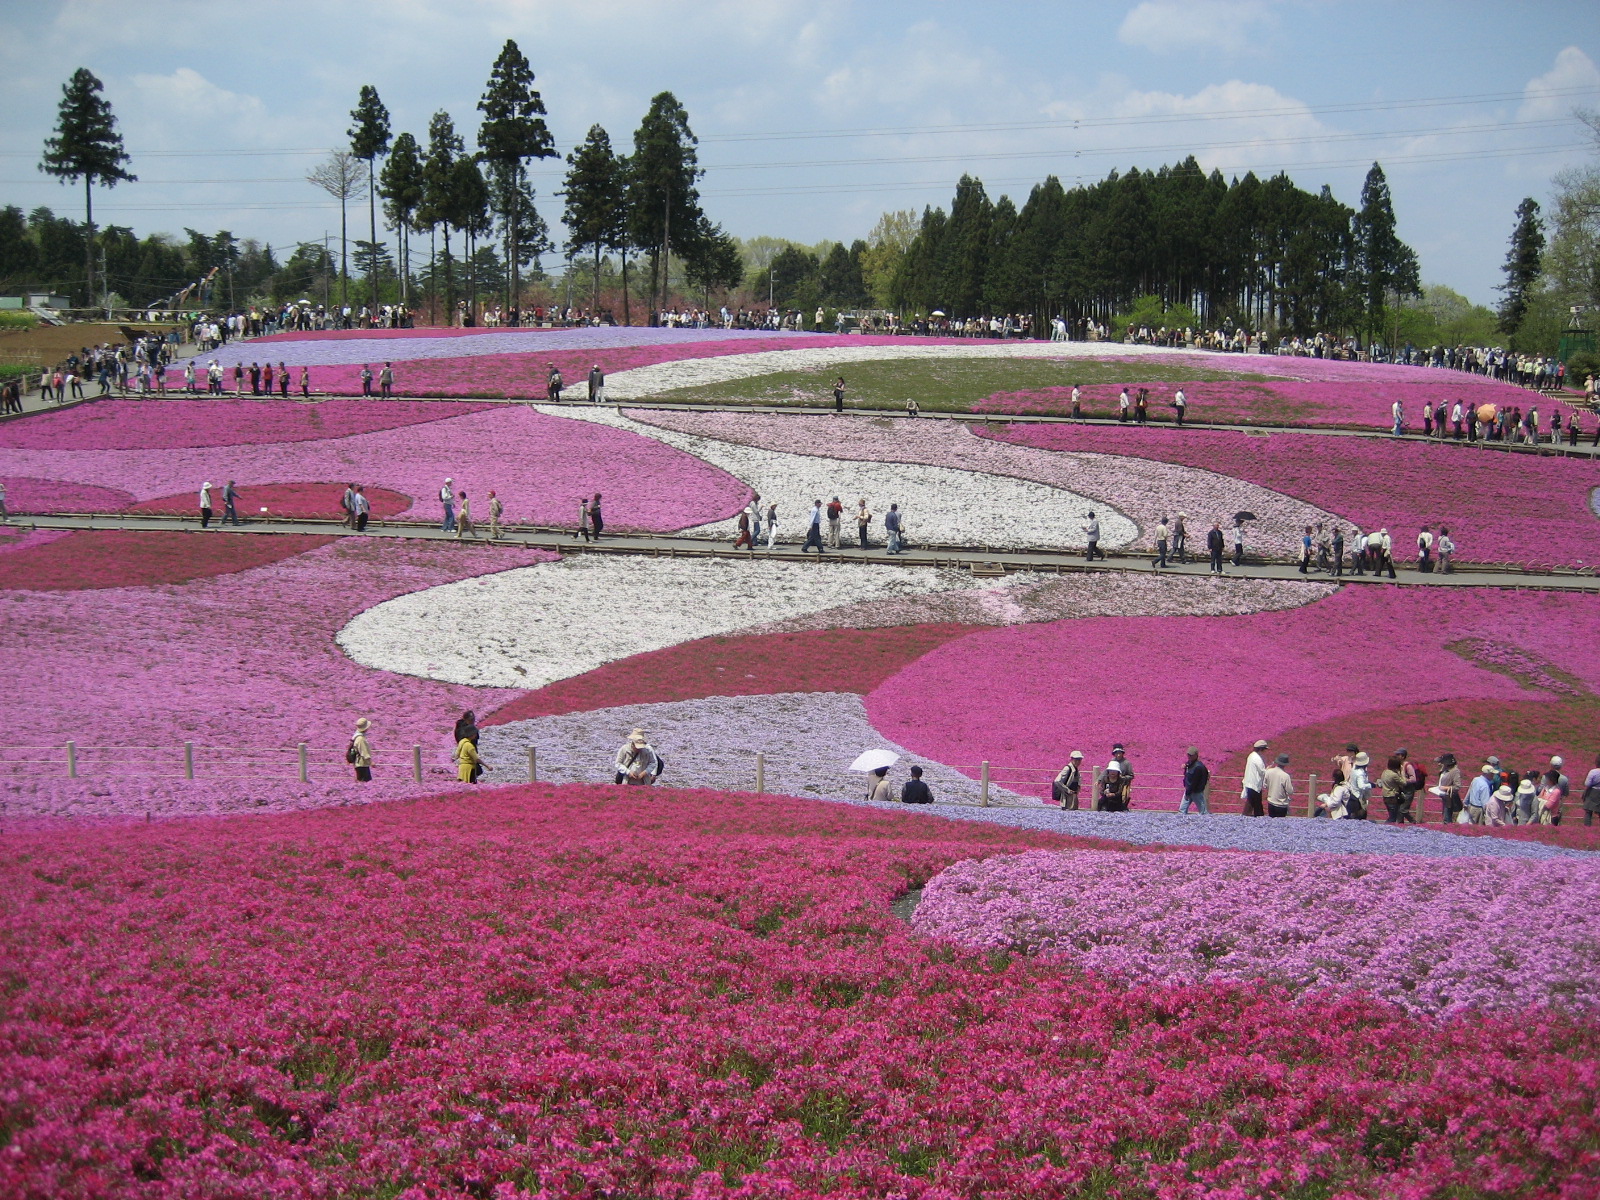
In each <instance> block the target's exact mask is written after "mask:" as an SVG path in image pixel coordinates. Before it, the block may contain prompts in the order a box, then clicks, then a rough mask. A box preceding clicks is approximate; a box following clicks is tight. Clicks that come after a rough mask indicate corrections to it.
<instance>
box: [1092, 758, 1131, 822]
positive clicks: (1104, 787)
mask: <svg viewBox="0 0 1600 1200" xmlns="http://www.w3.org/2000/svg"><path fill="white" fill-rule="evenodd" d="M1094 806H1095V809H1096V811H1098V812H1127V811H1128V781H1127V780H1125V779H1124V778H1123V777H1122V768H1121V766H1119V765H1118V764H1117V762H1116V760H1115V759H1113V760H1112V761H1111V762H1109V763H1107V764H1106V769H1105V770H1104V771H1103V772H1101V774H1100V793H1099V795H1097V796H1096V797H1095V799H1094Z"/></svg>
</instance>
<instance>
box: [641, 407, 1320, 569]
mask: <svg viewBox="0 0 1600 1200" xmlns="http://www.w3.org/2000/svg"><path fill="white" fill-rule="evenodd" d="M627 415H628V416H630V417H633V418H634V419H635V420H638V421H640V422H641V423H643V424H647V425H654V426H656V427H658V428H661V429H673V430H677V431H678V432H681V433H693V434H699V435H701V436H703V437H710V438H716V439H718V440H721V441H729V442H735V443H738V444H740V445H745V446H758V447H761V448H762V449H765V450H776V451H784V452H788V453H791V454H814V455H818V456H821V457H825V458H839V459H847V460H852V461H857V462H901V463H926V464H928V465H930V466H939V467H951V468H954V469H957V470H963V471H982V472H985V473H988V474H993V475H1007V476H1011V477H1013V478H1017V479H1030V480H1034V481H1036V482H1038V483H1046V484H1051V485H1053V486H1055V487H1059V488H1063V489H1065V490H1067V491H1070V492H1074V493H1076V494H1078V495H1080V496H1086V497H1088V498H1090V499H1091V500H1094V501H1098V502H1099V503H1102V504H1106V505H1110V506H1111V507H1112V508H1115V509H1116V510H1117V511H1118V512H1120V513H1122V514H1123V515H1125V516H1127V517H1129V518H1131V519H1132V520H1133V521H1135V522H1136V523H1137V524H1138V525H1139V527H1140V536H1139V537H1138V539H1136V541H1135V543H1134V544H1135V545H1137V546H1152V547H1153V546H1154V544H1155V528H1156V524H1157V522H1159V521H1160V519H1161V518H1162V517H1163V516H1167V517H1171V516H1174V515H1175V514H1176V513H1178V512H1180V511H1184V512H1187V513H1189V518H1190V519H1189V528H1190V529H1191V531H1193V532H1191V534H1190V539H1191V540H1190V546H1191V550H1193V549H1194V548H1195V547H1196V545H1197V544H1198V541H1199V540H1201V539H1203V537H1204V529H1206V528H1209V525H1210V522H1211V521H1212V520H1216V519H1223V518H1231V517H1232V515H1233V514H1234V513H1236V512H1238V511H1240V510H1241V509H1248V510H1249V511H1251V512H1254V513H1256V514H1257V515H1258V516H1259V517H1260V518H1261V520H1260V522H1259V523H1258V524H1256V525H1255V526H1254V527H1253V534H1254V539H1256V540H1260V541H1261V542H1262V545H1263V547H1264V548H1267V547H1270V548H1271V550H1274V551H1276V552H1279V553H1282V554H1285V555H1287V554H1288V553H1289V552H1290V549H1291V547H1292V546H1293V545H1296V544H1297V539H1298V531H1299V530H1300V528H1302V527H1303V526H1305V525H1306V524H1309V523H1312V522H1315V521H1319V520H1324V519H1326V517H1327V514H1326V513H1325V512H1323V511H1322V510H1321V509H1319V508H1316V507H1313V506H1312V504H1310V503H1307V502H1305V501H1304V500H1295V499H1290V498H1288V497H1286V496H1282V495H1275V494H1273V493H1272V492H1270V491H1268V490H1266V489H1265V488H1263V487H1262V486H1260V485H1259V484H1257V483H1255V482H1251V481H1249V480H1248V478H1240V479H1234V478H1229V477H1228V476H1227V475H1226V474H1224V473H1219V472H1218V471H1217V470H1216V469H1214V468H1212V469H1208V468H1207V467H1205V466H1200V467H1198V468H1194V467H1188V466H1184V467H1181V468H1180V467H1177V466H1168V465H1165V464H1161V463H1158V462H1156V461H1155V460H1154V459H1153V458H1133V457H1123V456H1118V455H1115V454H1111V453H1105V452H1104V451H1105V450H1106V449H1107V447H1106V445H1105V442H1106V441H1107V439H1105V438H1101V439H1100V440H1101V445H1100V446H1099V447H1096V448H1095V450H1096V451H1099V452H1089V453H1084V452H1078V453H1073V454H1071V455H1055V454H1049V453H1041V452H1039V450H1037V449H1035V448H1034V447H1032V446H1028V445H1026V444H1023V437H1022V436H1018V437H1017V439H1016V443H1017V444H1012V445H1007V444H1006V443H1004V442H1002V441H1000V440H999V439H996V438H981V437H977V436H975V433H974V431H973V430H971V429H970V428H968V427H967V426H965V425H959V424H957V423H955V422H953V421H892V422H878V421H862V420H851V421H838V420H835V419H833V418H832V417H801V416H789V415H763V414H760V413H696V412H672V411H668V410H649V409H630V410H628V412H627ZM1097 432H1098V431H1097ZM1092 440H1093V439H1086V441H1092ZM1051 449H1054V447H1051ZM1084 449H1085V450H1088V446H1087V445H1085V447H1084ZM975 502H981V500H975ZM1018 519H1019V520H1021V521H1026V520H1027V519H1028V515H1027V514H1026V513H1019V514H1018ZM1202 520H1203V521H1204V522H1205V523H1204V525H1202V524H1201V522H1202Z"/></svg>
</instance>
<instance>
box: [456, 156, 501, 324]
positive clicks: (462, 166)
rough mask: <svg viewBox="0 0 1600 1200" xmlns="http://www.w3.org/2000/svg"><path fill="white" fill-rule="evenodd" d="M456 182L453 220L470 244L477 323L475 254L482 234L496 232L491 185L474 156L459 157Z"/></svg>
mask: <svg viewBox="0 0 1600 1200" xmlns="http://www.w3.org/2000/svg"><path fill="white" fill-rule="evenodd" d="M454 176H455V178H454V181H453V182H452V184H451V186H450V205H451V208H450V221H449V223H450V224H451V225H454V226H455V227H456V228H457V229H459V230H460V231H461V236H462V238H463V240H464V241H465V242H466V243H467V245H466V257H465V260H464V261H465V263H466V267H467V312H468V313H469V314H471V316H472V322H473V324H477V314H478V275H477V269H476V265H475V264H474V262H473V255H474V253H475V252H476V243H477V240H478V239H479V238H480V237H487V236H489V235H490V234H492V233H493V232H494V221H493V219H492V217H491V215H490V210H489V185H488V183H487V182H486V181H485V180H484V178H483V171H482V170H481V169H480V168H479V166H478V160H477V159H475V158H473V157H471V156H470V155H462V157H460V158H458V159H456V165H455V171H454Z"/></svg>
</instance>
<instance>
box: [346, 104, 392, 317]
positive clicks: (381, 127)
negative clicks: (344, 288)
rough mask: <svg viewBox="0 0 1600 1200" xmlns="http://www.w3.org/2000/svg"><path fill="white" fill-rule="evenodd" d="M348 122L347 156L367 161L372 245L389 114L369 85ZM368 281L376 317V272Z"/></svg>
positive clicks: (374, 240)
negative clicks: (348, 154) (350, 124)
mask: <svg viewBox="0 0 1600 1200" xmlns="http://www.w3.org/2000/svg"><path fill="white" fill-rule="evenodd" d="M350 119H351V120H352V121H354V122H355V124H353V125H352V126H351V127H350V130H349V133H348V134H347V136H348V137H349V138H350V153H351V154H354V155H355V156H356V157H357V158H364V159H366V160H367V226H368V241H369V242H370V243H371V244H374V245H375V244H376V243H377V241H378V200H377V197H378V171H377V162H378V156H379V155H382V154H387V153H388V151H389V110H388V109H387V108H385V107H384V106H383V101H382V100H380V99H378V89H377V88H375V87H373V86H372V85H371V84H362V86H361V95H360V98H359V99H358V100H357V101H356V106H355V108H353V109H351V111H350ZM366 274H367V277H368V279H370V280H371V281H372V310H373V314H374V315H376V314H377V309H378V276H377V273H376V272H373V271H368V272H367V273H366Z"/></svg>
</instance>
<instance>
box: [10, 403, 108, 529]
mask: <svg viewBox="0 0 1600 1200" xmlns="http://www.w3.org/2000/svg"><path fill="white" fill-rule="evenodd" d="M25 424H27V422H25V421H19V422H16V423H15V424H13V425H10V426H6V427H5V428H10V429H15V428H17V427H18V426H19V425H25ZM0 483H4V484H5V485H6V508H7V509H8V510H9V511H11V512H13V513H30V512H116V511H117V510H119V509H123V508H126V507H127V506H128V505H130V504H132V503H133V496H132V495H131V494H130V493H128V492H125V491H122V490H121V489H120V488H113V487H102V486H100V485H98V484H93V483H68V482H66V481H64V480H60V479H37V478H33V477H29V476H21V475H11V474H6V475H3V476H0Z"/></svg>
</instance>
